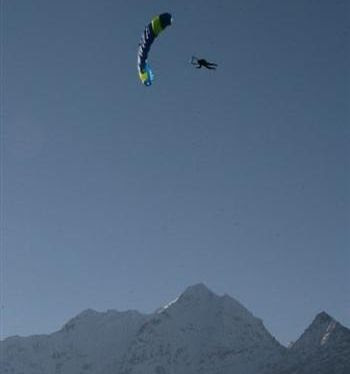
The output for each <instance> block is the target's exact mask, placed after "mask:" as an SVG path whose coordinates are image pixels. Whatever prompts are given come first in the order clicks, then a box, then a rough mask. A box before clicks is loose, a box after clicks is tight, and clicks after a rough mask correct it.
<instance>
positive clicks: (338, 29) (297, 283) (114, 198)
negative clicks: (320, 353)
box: [1, 0, 350, 343]
mask: <svg viewBox="0 0 350 374" xmlns="http://www.w3.org/2000/svg"><path fill="white" fill-rule="evenodd" d="M1 4H2V32H1V35H2V37H1V38H2V79H1V81H2V99H1V100H2V117H1V176H2V178H1V191H2V192H1V193H2V195H1V196H2V204H1V230H2V232H1V296H2V302H1V303H2V304H1V336H2V337H5V336H9V335H15V334H19V335H29V334H34V333H49V332H52V331H54V330H56V329H58V328H60V326H61V325H62V324H63V323H64V322H66V321H67V319H69V318H71V317H73V316H74V315H75V314H77V313H79V312H81V311H82V310H83V309H86V308H93V309H96V310H100V311H103V310H106V309H111V308H113V309H118V310H126V309H138V310H140V311H142V312H151V311H153V310H154V309H156V308H157V307H159V306H160V305H162V304H165V303H167V302H169V301H170V300H171V299H173V298H175V297H176V296H177V295H178V294H179V293H181V292H182V291H183V290H184V289H185V288H186V287H187V286H188V285H191V284H193V283H197V282H204V283H205V284H206V285H207V286H208V287H209V288H211V289H212V290H213V291H215V292H217V293H219V294H223V293H228V294H230V295H231V296H233V297H235V298H237V299H238V300H239V301H240V302H242V303H243V304H244V305H245V306H246V307H247V308H248V309H250V310H251V311H252V312H253V313H254V314H255V315H257V316H258V317H260V318H262V319H263V320H264V323H265V325H266V326H267V327H268V329H269V330H270V331H271V332H272V333H273V335H275V336H276V338H277V339H279V340H280V341H281V342H283V343H288V342H289V341H290V340H294V339H296V338H297V337H298V336H299V335H300V333H301V332H302V331H303V329H304V328H306V326H307V324H308V323H310V322H311V320H312V319H313V318H314V316H315V314H316V313H317V312H319V311H321V310H326V311H327V312H328V313H330V314H331V315H332V316H333V317H335V318H336V319H338V320H339V321H340V322H342V323H344V324H346V325H347V326H349V325H350V292H349V284H350V279H349V265H350V253H349V252H350V251H349V248H350V233H349V231H350V230H349V223H350V220H349V218H350V217H349V213H350V211H349V210H350V199H349V191H350V174H349V166H350V165H349V163H350V161H349V160H350V158H349V149H350V147H349V140H350V130H349V119H350V116H349V105H348V104H349V86H350V85H349V83H350V82H349V62H350V61H349V45H350V44H349V3H348V2H347V1H345V0H342V1H331V0H327V1H326V0H319V1H313V0H309V1H305V0H303V1H302V0H295V1H283V2H282V1H277V0H274V1H272V0H266V1H260V0H248V1H246V0H245V1H243V0H238V1H229V0H221V1H219V0H218V1H215V2H202V1H201V2H200V1H198V0H193V1H190V2H188V1H186V2H179V1H164V0H162V1H152V2H151V3H150V2H140V1H134V0H129V1H121V0H119V1H111V0H101V1H98V2H97V1H90V0H84V1H83V0H69V1H68V0H62V1H47V0H45V1H44V0H35V1H34V0H27V1H25V2H20V1H18V0H12V1H2V2H1ZM165 11H166V12H170V13H172V14H173V18H174V23H173V25H172V26H171V27H169V28H168V29H167V30H166V31H164V33H163V34H162V35H161V36H160V37H159V38H158V39H157V40H156V41H155V43H154V45H153V48H152V50H151V53H150V59H149V62H150V64H151V66H152V68H153V70H154V72H155V74H156V79H155V82H154V85H153V86H152V87H150V88H146V87H143V86H142V85H141V83H140V82H139V80H138V76H137V70H136V57H137V56H136V54H137V47H138V42H139V40H140V37H141V33H142V31H143V29H144V26H145V25H146V24H147V23H148V22H149V21H150V19H151V18H152V17H153V16H154V15H157V14H159V13H162V12H165ZM192 55H196V56H199V57H205V58H207V59H208V60H212V61H214V62H216V63H218V65H219V67H218V70H217V71H215V72H212V71H206V70H203V69H201V70H196V69H194V68H193V67H192V66H191V65H190V64H189V60H190V58H191V56H192Z"/></svg>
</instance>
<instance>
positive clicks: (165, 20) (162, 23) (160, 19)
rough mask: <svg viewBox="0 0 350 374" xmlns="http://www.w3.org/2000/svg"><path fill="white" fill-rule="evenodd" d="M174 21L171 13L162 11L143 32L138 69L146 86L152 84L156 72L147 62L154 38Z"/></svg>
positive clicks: (138, 56) (138, 54) (138, 55)
mask: <svg viewBox="0 0 350 374" xmlns="http://www.w3.org/2000/svg"><path fill="white" fill-rule="evenodd" d="M171 23H172V16H171V14H170V13H162V14H160V15H159V16H156V17H154V18H153V19H152V21H151V23H150V24H149V25H147V26H146V28H145V31H144V32H143V34H142V38H141V42H140V44H139V49H138V53H137V69H138V72H139V77H140V79H141V81H142V83H143V84H144V85H145V86H150V85H151V84H152V81H153V79H154V74H153V72H152V70H151V68H150V66H149V64H148V62H147V58H148V52H149V51H150V49H151V45H152V43H153V41H154V39H155V38H156V37H157V36H158V35H159V34H160V33H161V32H162V31H163V30H164V29H165V28H166V27H168V26H170V25H171Z"/></svg>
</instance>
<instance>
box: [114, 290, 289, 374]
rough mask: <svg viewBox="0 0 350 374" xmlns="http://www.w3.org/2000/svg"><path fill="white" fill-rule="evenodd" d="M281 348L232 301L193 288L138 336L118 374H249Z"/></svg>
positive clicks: (271, 359) (272, 359) (276, 357)
mask: <svg viewBox="0 0 350 374" xmlns="http://www.w3.org/2000/svg"><path fill="white" fill-rule="evenodd" d="M283 351H284V348H283V347H282V346H281V345H280V344H279V343H278V342H277V341H276V340H275V339H274V338H273V337H272V336H271V335H270V334H269V333H268V331H267V330H266V329H265V327H264V326H263V324H262V322H261V321H260V320H259V319H257V318H255V317H254V316H253V315H252V314H251V313H250V312H249V311H248V310H247V309H245V308H244V307H243V306H242V305H241V304H239V303H238V302H237V301H236V300H234V299H232V298H230V297H228V296H222V297H219V296H217V295H215V294H214V293H212V292H211V291H210V290H208V289H207V288H206V287H205V286H204V285H202V284H198V285H195V286H192V287H189V288H188V289H187V290H186V291H185V292H184V293H183V294H182V295H181V296H180V297H179V298H178V299H177V300H176V301H175V302H173V303H171V304H170V305H169V306H167V307H166V308H163V309H162V310H160V311H159V312H158V313H157V314H156V315H154V316H153V317H152V318H150V319H149V320H148V321H147V323H146V324H144V326H143V327H142V329H141V330H140V331H139V332H138V334H137V337H136V339H135V340H134V342H133V344H132V346H131V348H130V349H129V350H128V354H127V356H126V359H125V364H124V366H123V370H122V372H121V373H122V374H141V373H157V374H163V373H164V374H165V373H179V374H180V373H181V374H193V373H202V374H206V373H208V374H209V373H210V374H225V373H230V374H231V373H235V372H237V373H245V374H253V373H254V374H255V373H258V372H261V370H262V368H263V367H265V366H267V365H272V364H273V363H275V362H276V361H277V360H279V359H280V357H281V354H282V353H283Z"/></svg>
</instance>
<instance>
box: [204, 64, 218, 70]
mask: <svg viewBox="0 0 350 374" xmlns="http://www.w3.org/2000/svg"><path fill="white" fill-rule="evenodd" d="M203 66H205V67H206V68H207V69H209V70H216V67H215V66H210V65H203Z"/></svg>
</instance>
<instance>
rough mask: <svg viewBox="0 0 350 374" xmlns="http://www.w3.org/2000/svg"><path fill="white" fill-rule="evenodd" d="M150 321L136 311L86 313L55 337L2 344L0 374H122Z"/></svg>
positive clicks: (73, 320)
mask: <svg viewBox="0 0 350 374" xmlns="http://www.w3.org/2000/svg"><path fill="white" fill-rule="evenodd" d="M146 319H147V316H145V315H142V314H140V313H138V312H134V311H129V312H123V313H119V312H116V311H108V312H106V313H98V312H95V311H93V310H86V311H84V312H82V313H81V314H79V315H78V316H76V317H75V318H73V319H72V320H70V321H69V322H68V323H67V324H66V325H65V326H63V328H62V329H61V330H60V331H58V332H56V333H53V334H51V335H40V336H31V337H26V338H21V337H11V338H8V339H6V340H4V341H3V342H1V343H0V373H1V374H80V373H86V374H88V373H93V374H107V373H108V374H109V373H113V374H115V373H118V370H119V367H120V366H121V360H122V358H123V357H124V355H125V353H126V351H127V349H128V347H129V346H130V344H131V341H132V339H133V338H134V336H135V334H136V332H137V331H138V330H139V329H140V327H141V326H142V324H143V323H144V322H145V321H146Z"/></svg>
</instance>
